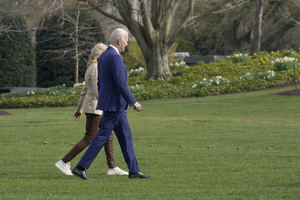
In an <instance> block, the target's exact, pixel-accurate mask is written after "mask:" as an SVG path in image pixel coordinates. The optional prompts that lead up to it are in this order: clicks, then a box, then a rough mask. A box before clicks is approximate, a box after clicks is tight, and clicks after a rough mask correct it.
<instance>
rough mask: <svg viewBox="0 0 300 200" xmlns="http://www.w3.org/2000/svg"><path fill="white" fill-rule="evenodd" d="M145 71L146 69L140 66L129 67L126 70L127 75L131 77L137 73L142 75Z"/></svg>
mask: <svg viewBox="0 0 300 200" xmlns="http://www.w3.org/2000/svg"><path fill="white" fill-rule="evenodd" d="M145 73H146V70H145V69H144V68H142V67H140V68H138V69H131V70H130V71H129V72H128V76H129V77H132V76H138V75H143V74H145Z"/></svg>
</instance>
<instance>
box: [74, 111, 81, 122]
mask: <svg viewBox="0 0 300 200" xmlns="http://www.w3.org/2000/svg"><path fill="white" fill-rule="evenodd" d="M80 117H81V113H78V112H76V113H75V114H74V116H73V119H74V120H75V121H76V120H78V119H80Z"/></svg>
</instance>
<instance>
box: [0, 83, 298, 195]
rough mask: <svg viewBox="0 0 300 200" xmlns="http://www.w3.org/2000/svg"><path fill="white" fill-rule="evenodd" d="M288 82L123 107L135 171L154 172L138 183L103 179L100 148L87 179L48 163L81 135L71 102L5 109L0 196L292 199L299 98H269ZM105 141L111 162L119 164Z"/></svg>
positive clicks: (121, 164) (1, 126)
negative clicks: (248, 90)
mask: <svg viewBox="0 0 300 200" xmlns="http://www.w3.org/2000/svg"><path fill="white" fill-rule="evenodd" d="M289 89H292V88H291V87H290V88H282V89H271V90H265V91H257V92H251V93H244V94H233V95H221V96H211V97H204V98H187V99H168V100H154V101H145V102H142V106H143V111H142V112H140V113H137V112H135V111H133V110H132V109H129V111H128V116H129V121H130V124H131V128H132V132H133V137H134V148H135V152H136V156H137V158H138V162H139V165H140V168H141V170H142V171H143V172H144V173H152V174H153V178H151V179H146V180H136V179H128V178H127V177H125V176H113V177H111V176H107V175H106V171H107V167H106V160H105V156H104V151H101V152H100V154H99V155H98V157H97V158H96V160H95V161H94V163H93V164H92V166H91V168H90V169H89V170H88V175H89V176H90V177H93V178H95V180H94V181H82V180H80V179H78V178H77V177H74V176H65V175H63V174H62V173H61V172H60V171H58V169H56V168H55V166H54V163H55V162H56V161H57V160H58V159H59V158H60V157H61V156H63V155H64V154H65V153H67V152H68V151H69V150H70V148H71V147H72V146H71V145H70V144H69V143H74V142H77V141H78V140H79V139H80V138H81V137H82V136H83V132H84V125H85V118H83V119H82V120H80V121H77V122H76V121H73V120H72V115H73V113H74V112H75V107H64V108H39V109H8V110H5V111H7V112H9V113H11V114H12V115H7V116H0V134H1V135H0V136H1V139H0V161H1V173H0V180H1V181H0V199H3V200H4V199H5V200H7V199H14V200H19V199H28V200H36V199H43V200H44V199H51V200H53V199H59V200H60V199H70V200H74V199H97V200H102V199H109V200H111V199H122V200H123V199H130V200H132V199H138V200H140V199H204V200H205V199H211V200H219V199H220V200H233V199H241V200H244V199H253V200H268V199H269V200H279V199H280V200H281V199H294V200H298V199H300V136H299V134H300V121H299V119H300V96H280V95H277V93H278V92H279V91H283V90H289ZM42 141H47V142H49V144H47V145H42ZM114 143H115V158H116V162H117V165H118V166H119V167H121V168H124V169H126V164H125V162H124V160H123V157H122V155H121V151H120V148H119V145H118V142H117V140H115V142H114ZM238 147H240V148H238ZM267 148H272V149H271V150H267ZM81 155H82V154H81ZM81 155H80V156H78V157H76V158H75V159H74V160H73V161H72V165H73V166H75V165H76V164H77V162H78V160H79V159H80V157H81Z"/></svg>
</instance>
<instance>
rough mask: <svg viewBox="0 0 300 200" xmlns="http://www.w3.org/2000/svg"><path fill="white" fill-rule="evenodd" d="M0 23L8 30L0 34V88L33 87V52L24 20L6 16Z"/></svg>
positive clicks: (34, 68)
mask: <svg viewBox="0 0 300 200" xmlns="http://www.w3.org/2000/svg"><path fill="white" fill-rule="evenodd" d="M1 23H2V24H3V25H4V26H7V27H8V28H9V30H8V32H3V33H1V34H0V43H1V45H0V72H1V73H0V87H13V86H23V87H24V86H27V87H31V86H35V85H36V67H35V58H34V51H33V48H32V45H31V39H30V36H29V33H28V31H27V27H26V26H27V25H26V22H25V20H24V19H23V18H22V17H21V16H7V17H4V18H3V19H2V21H1Z"/></svg>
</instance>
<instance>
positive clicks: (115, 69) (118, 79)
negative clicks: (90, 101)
mask: <svg viewBox="0 0 300 200" xmlns="http://www.w3.org/2000/svg"><path fill="white" fill-rule="evenodd" d="M98 91H99V97H98V104H97V108H96V109H98V110H103V111H122V110H125V109H127V107H128V104H129V105H130V106H133V105H134V104H135V103H136V100H135V99H134V97H133V95H132V93H131V92H130V90H129V88H128V84H127V71H126V67H125V64H124V62H123V60H122V57H121V56H120V55H119V54H118V52H116V50H115V49H114V48H112V47H110V46H109V47H108V48H107V49H106V50H105V51H104V52H103V53H102V54H101V55H100V57H99V60H98Z"/></svg>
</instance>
